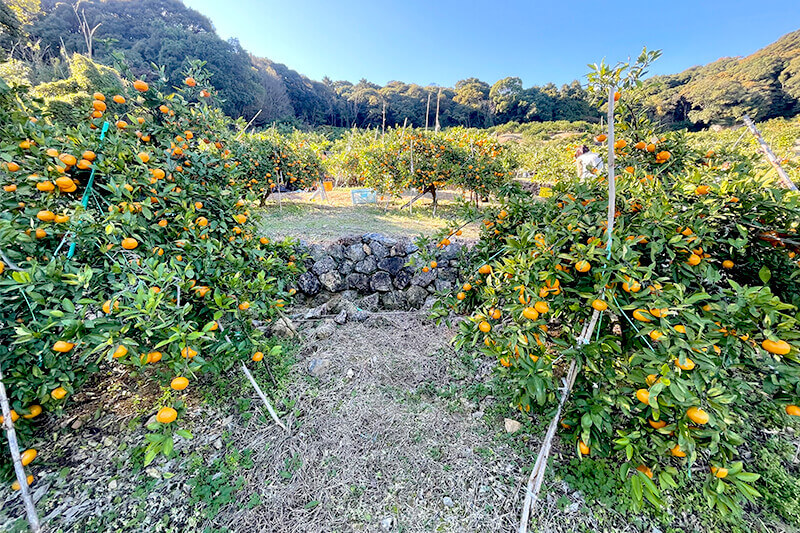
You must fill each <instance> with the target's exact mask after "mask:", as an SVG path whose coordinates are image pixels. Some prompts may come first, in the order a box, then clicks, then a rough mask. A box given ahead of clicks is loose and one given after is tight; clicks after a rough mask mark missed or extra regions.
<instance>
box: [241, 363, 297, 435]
mask: <svg viewBox="0 0 800 533" xmlns="http://www.w3.org/2000/svg"><path fill="white" fill-rule="evenodd" d="M242 372H244V375H245V376H247V379H249V380H250V384H251V385H252V386H253V388H254V389H256V393H257V394H258V395H259V397H260V398H261V401H262V402H264V405H265V406H266V407H267V411H269V416H271V417H272V420H274V421H275V423H276V424H278V425H279V426H280V427H281V429H283V430H284V431H286V432H288V431H289V429H288V428H287V427H286V426H284V425H283V422H281V420H280V418H278V414H277V413H276V412H275V409H273V408H272V404H270V403H269V400H267V396H266V395H265V394H264V391H262V390H261V387H259V386H258V383H256V380H255V378H253V374H251V373H250V371H249V370H248V369H247V365H245V364H244V363H242Z"/></svg>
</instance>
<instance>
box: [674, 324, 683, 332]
mask: <svg viewBox="0 0 800 533" xmlns="http://www.w3.org/2000/svg"><path fill="white" fill-rule="evenodd" d="M673 329H674V330H675V331H677V332H678V333H686V326H684V325H683V324H678V325H677V326H675V327H674V328H673Z"/></svg>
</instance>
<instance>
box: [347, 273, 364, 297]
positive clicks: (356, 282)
mask: <svg viewBox="0 0 800 533" xmlns="http://www.w3.org/2000/svg"><path fill="white" fill-rule="evenodd" d="M347 286H348V287H349V288H351V289H356V290H358V291H361V292H367V291H368V290H369V276H367V275H366V274H359V273H357V272H353V273H352V274H349V275H348V276H347Z"/></svg>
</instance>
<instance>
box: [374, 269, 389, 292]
mask: <svg viewBox="0 0 800 533" xmlns="http://www.w3.org/2000/svg"><path fill="white" fill-rule="evenodd" d="M369 286H370V288H371V289H372V290H373V291H378V292H386V291H390V290H392V278H391V276H389V273H388V272H383V271H379V272H375V273H374V274H373V275H372V277H371V278H369Z"/></svg>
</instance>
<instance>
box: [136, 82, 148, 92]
mask: <svg viewBox="0 0 800 533" xmlns="http://www.w3.org/2000/svg"><path fill="white" fill-rule="evenodd" d="M133 88H134V89H136V90H137V91H139V92H140V93H143V92H146V91H147V90H148V89H149V88H150V86H149V85H147V83H145V82H143V81H142V80H136V81H135V82H133Z"/></svg>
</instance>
